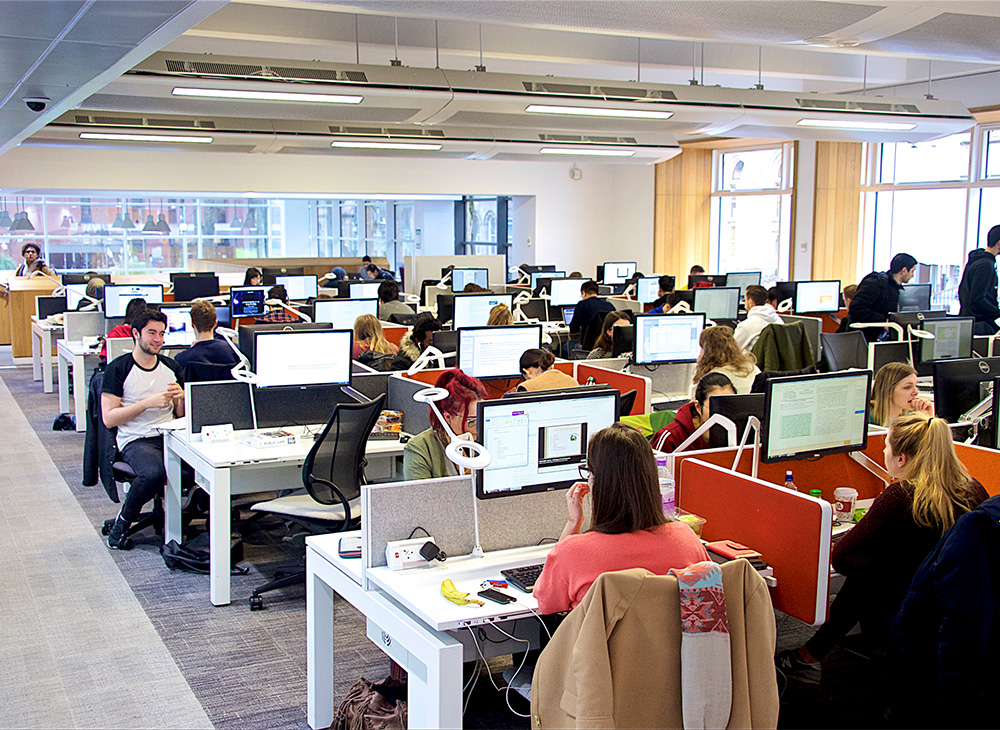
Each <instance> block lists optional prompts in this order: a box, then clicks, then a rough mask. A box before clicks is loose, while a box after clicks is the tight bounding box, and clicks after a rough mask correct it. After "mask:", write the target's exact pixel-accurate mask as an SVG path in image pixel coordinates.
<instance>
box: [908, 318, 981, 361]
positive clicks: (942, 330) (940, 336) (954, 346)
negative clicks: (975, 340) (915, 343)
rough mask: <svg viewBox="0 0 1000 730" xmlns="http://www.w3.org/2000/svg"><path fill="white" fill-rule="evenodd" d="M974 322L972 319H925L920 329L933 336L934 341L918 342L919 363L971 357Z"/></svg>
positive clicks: (924, 340)
mask: <svg viewBox="0 0 1000 730" xmlns="http://www.w3.org/2000/svg"><path fill="white" fill-rule="evenodd" d="M974 322H975V320H974V319H973V318H972V317H947V318H946V319H925V320H924V322H923V324H922V325H921V326H920V328H921V329H922V330H924V331H925V332H930V333H931V334H932V335H934V339H933V340H926V339H921V340H920V362H928V361H930V360H957V359H959V358H965V357H972V327H973V323H974Z"/></svg>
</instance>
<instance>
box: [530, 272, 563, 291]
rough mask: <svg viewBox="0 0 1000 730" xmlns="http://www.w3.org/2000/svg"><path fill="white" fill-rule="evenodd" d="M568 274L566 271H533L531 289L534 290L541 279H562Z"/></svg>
mask: <svg viewBox="0 0 1000 730" xmlns="http://www.w3.org/2000/svg"><path fill="white" fill-rule="evenodd" d="M565 276H566V272H565V271H533V272H531V290H532V291H534V290H535V289H536V288H537V287H538V284H539V280H540V279H561V278H563V277H565Z"/></svg>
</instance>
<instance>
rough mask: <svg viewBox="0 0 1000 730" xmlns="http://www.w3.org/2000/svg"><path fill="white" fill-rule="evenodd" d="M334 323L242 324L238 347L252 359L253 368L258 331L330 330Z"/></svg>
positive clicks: (239, 330) (238, 331)
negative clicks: (255, 340) (255, 338)
mask: <svg viewBox="0 0 1000 730" xmlns="http://www.w3.org/2000/svg"><path fill="white" fill-rule="evenodd" d="M330 329H333V325H331V324H330V323H329V322H288V323H285V322H274V323H266V324H250V325H242V326H240V328H239V329H238V330H236V332H237V335H238V337H237V347H239V350H240V352H242V353H243V354H244V355H245V356H246V358H247V360H249V361H250V368H251V369H253V366H254V363H255V362H256V353H255V352H254V337H255V335H256V334H257V333H258V332H297V331H299V330H330Z"/></svg>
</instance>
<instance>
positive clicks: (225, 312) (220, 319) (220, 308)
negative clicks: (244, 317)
mask: <svg viewBox="0 0 1000 730" xmlns="http://www.w3.org/2000/svg"><path fill="white" fill-rule="evenodd" d="M214 306H215V321H216V323H217V324H221V325H222V326H223V327H228V326H229V325H230V324H232V321H233V320H232V316H231V315H230V313H229V307H227V306H226V305H225V304H216V305H214Z"/></svg>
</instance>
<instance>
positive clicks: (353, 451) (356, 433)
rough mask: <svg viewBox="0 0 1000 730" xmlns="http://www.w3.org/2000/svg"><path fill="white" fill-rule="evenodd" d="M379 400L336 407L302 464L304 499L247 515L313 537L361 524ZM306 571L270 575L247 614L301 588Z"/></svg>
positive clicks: (281, 500)
mask: <svg viewBox="0 0 1000 730" xmlns="http://www.w3.org/2000/svg"><path fill="white" fill-rule="evenodd" d="M384 401H385V395H380V396H379V397H378V398H376V399H375V400H373V401H370V402H368V403H346V404H345V403H338V404H337V405H335V406H334V407H333V413H332V414H331V415H330V420H329V422H327V424H326V427H325V428H324V429H323V431H322V432H321V433H320V434H319V436H318V437H317V438H316V443H314V444H313V447H312V449H310V451H309V455H308V456H306V460H305V462H304V463H303V464H302V483H303V485H304V486H305V490H306V492H305V493H302V492H297V493H295V494H290V495H287V496H284V497H278V498H277V499H272V500H270V501H268V502H259V503H258V504H255V505H253V506H252V507H251V508H250V509H251V510H252V511H254V512H267V513H270V514H273V515H277V516H278V517H280V518H282V519H284V520H287V521H290V522H294V523H295V524H297V525H300V526H302V527H304V528H305V529H306V530H309V531H311V532H314V533H320V532H342V531H344V530H348V529H350V528H351V527H352V526H353V525H355V524H357V523H358V522H359V521H360V519H361V513H360V505H361V485H362V484H364V483H365V466H366V465H367V464H368V461H367V460H366V459H365V447H366V446H367V445H368V436H369V435H370V434H371V432H372V429H373V428H374V427H375V423H376V421H378V417H379V414H380V413H381V412H382V405H383V403H384ZM305 580H306V571H305V570H302V571H299V572H296V573H294V574H292V575H276V576H275V579H274V580H273V581H271V582H269V583H267V584H265V585H263V586H261V587H260V588H255V589H254V591H253V593H252V594H251V595H250V610H251V611H259V610H260V609H262V608H263V607H264V598H263V594H264V593H267V592H269V591H273V590H276V589H278V588H285V587H287V586H291V585H296V584H298V583H305Z"/></svg>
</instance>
